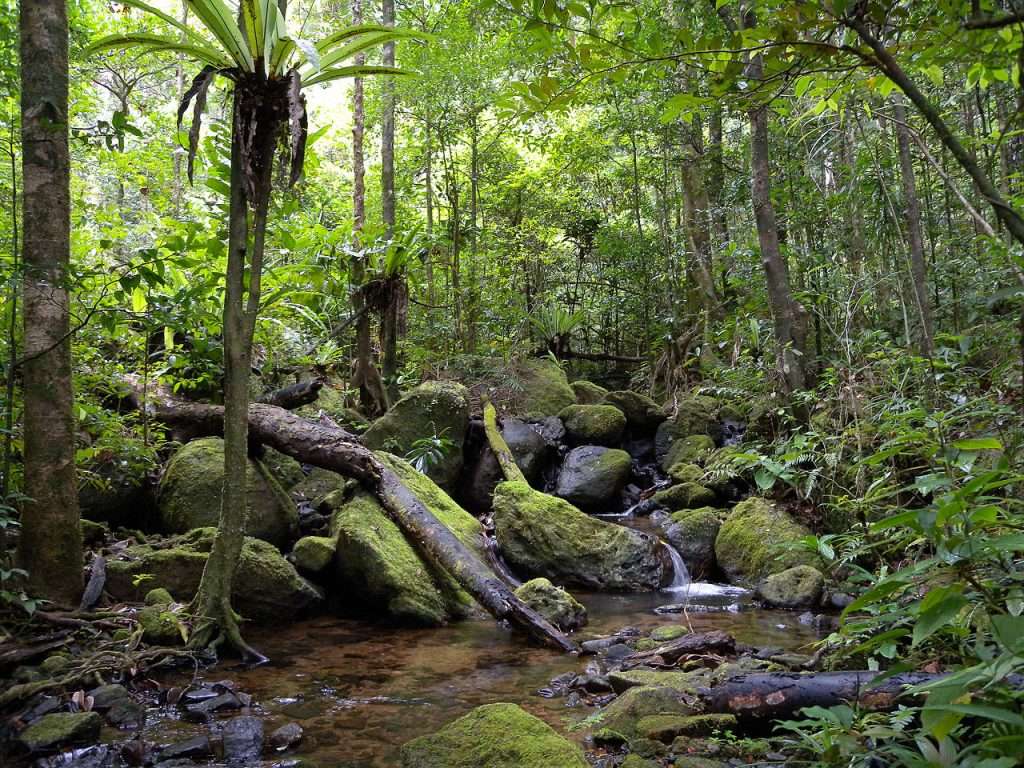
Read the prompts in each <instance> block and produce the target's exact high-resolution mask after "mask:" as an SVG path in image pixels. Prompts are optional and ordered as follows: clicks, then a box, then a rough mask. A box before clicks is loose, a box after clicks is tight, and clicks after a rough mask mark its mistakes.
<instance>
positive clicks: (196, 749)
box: [159, 733, 212, 764]
mask: <svg viewBox="0 0 1024 768" xmlns="http://www.w3.org/2000/svg"><path fill="white" fill-rule="evenodd" d="M211 754H212V750H211V748H210V737H209V736H207V735H206V734H205V733H204V734H201V735H199V736H194V737H193V738H191V739H185V740H184V741H176V742H174V743H173V744H168V745H167V746H166V747H164V748H163V749H161V750H160V758H159V759H160V764H163V762H164V761H165V760H180V759H183V758H189V759H193V760H200V759H202V758H204V757H209V756H210V755H211Z"/></svg>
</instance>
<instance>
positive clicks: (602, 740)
mask: <svg viewBox="0 0 1024 768" xmlns="http://www.w3.org/2000/svg"><path fill="white" fill-rule="evenodd" d="M590 738H591V740H592V741H593V742H594V746H595V747H611V748H612V749H617V748H618V747H621V746H622V745H623V744H625V743H626V742H627V741H628V739H627V738H626V737H625V736H623V735H622V734H621V733H619V732H618V731H613V730H612V729H611V728H599V729H598V730H596V731H594V734H593V736H591V737H590Z"/></svg>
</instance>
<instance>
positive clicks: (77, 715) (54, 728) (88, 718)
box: [18, 712, 103, 752]
mask: <svg viewBox="0 0 1024 768" xmlns="http://www.w3.org/2000/svg"><path fill="white" fill-rule="evenodd" d="M102 727H103V718H102V717H100V716H99V714H97V713H96V712H55V713H54V714H51V715H44V716H43V717H41V718H39V719H38V720H36V721H35V722H34V723H32V725H30V726H29V727H28V728H26V729H25V730H24V731H22V732H21V734H19V736H18V741H20V742H21V743H22V744H23V745H25V746H26V747H27V748H28V749H29V750H30V751H32V752H49V751H52V750H55V749H57V748H58V747H61V746H64V745H68V744H86V743H88V742H91V741H96V740H97V739H99V737H100V728H102Z"/></svg>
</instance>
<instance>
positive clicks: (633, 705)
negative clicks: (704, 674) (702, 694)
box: [577, 676, 706, 739]
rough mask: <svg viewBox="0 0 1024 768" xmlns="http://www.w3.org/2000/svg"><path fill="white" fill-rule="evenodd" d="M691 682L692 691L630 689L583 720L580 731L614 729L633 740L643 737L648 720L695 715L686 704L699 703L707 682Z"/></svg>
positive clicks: (645, 687)
mask: <svg viewBox="0 0 1024 768" xmlns="http://www.w3.org/2000/svg"><path fill="white" fill-rule="evenodd" d="M691 679H693V680H694V681H695V682H694V684H693V685H692V691H691V690H680V689H678V688H669V687H667V686H662V685H657V684H655V685H643V686H637V687H633V688H628V689H627V690H625V691H624V692H623V693H622V694H620V695H619V697H618V698H616V699H615V700H614V701H612V702H611V704H609V705H608V706H606V707H604V708H603V709H601V710H600V711H598V712H595V713H594V714H592V715H591V716H590V717H588V718H586V719H585V720H583V721H582V722H581V723H580V724H579V725H578V726H577V727H578V728H593V729H596V728H610V729H611V730H613V731H615V732H616V733H621V734H622V735H624V736H626V737H628V738H630V739H632V738H634V737H637V736H639V735H640V733H639V731H638V730H637V725H638V724H639V722H640V721H641V720H642V719H644V718H646V717H651V716H653V715H692V714H694V707H693V705H691V704H688V703H686V700H687V699H689V700H695V699H696V694H697V687H698V685H703V684H706V680H704V678H701V677H696V676H695V677H693V678H691ZM697 681H699V682H697ZM684 696H685V698H684Z"/></svg>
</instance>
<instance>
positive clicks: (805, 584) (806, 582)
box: [757, 565, 825, 610]
mask: <svg viewBox="0 0 1024 768" xmlns="http://www.w3.org/2000/svg"><path fill="white" fill-rule="evenodd" d="M824 588H825V577H824V576H822V575H821V571H819V570H818V569H817V568H813V567H811V566H809V565H797V566H794V567H792V568H787V569H786V570H784V571H782V572H780V573H773V574H772V575H771V576H769V577H768V578H766V579H765V580H764V581H762V582H761V583H760V584H759V585H758V587H757V593H758V595H759V596H760V597H761V599H762V600H764V601H765V602H766V603H768V604H769V605H771V606H773V607H775V608H786V609H789V610H795V609H797V608H812V607H814V606H816V605H817V604H818V602H819V601H820V600H821V592H822V590H823V589H824Z"/></svg>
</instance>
